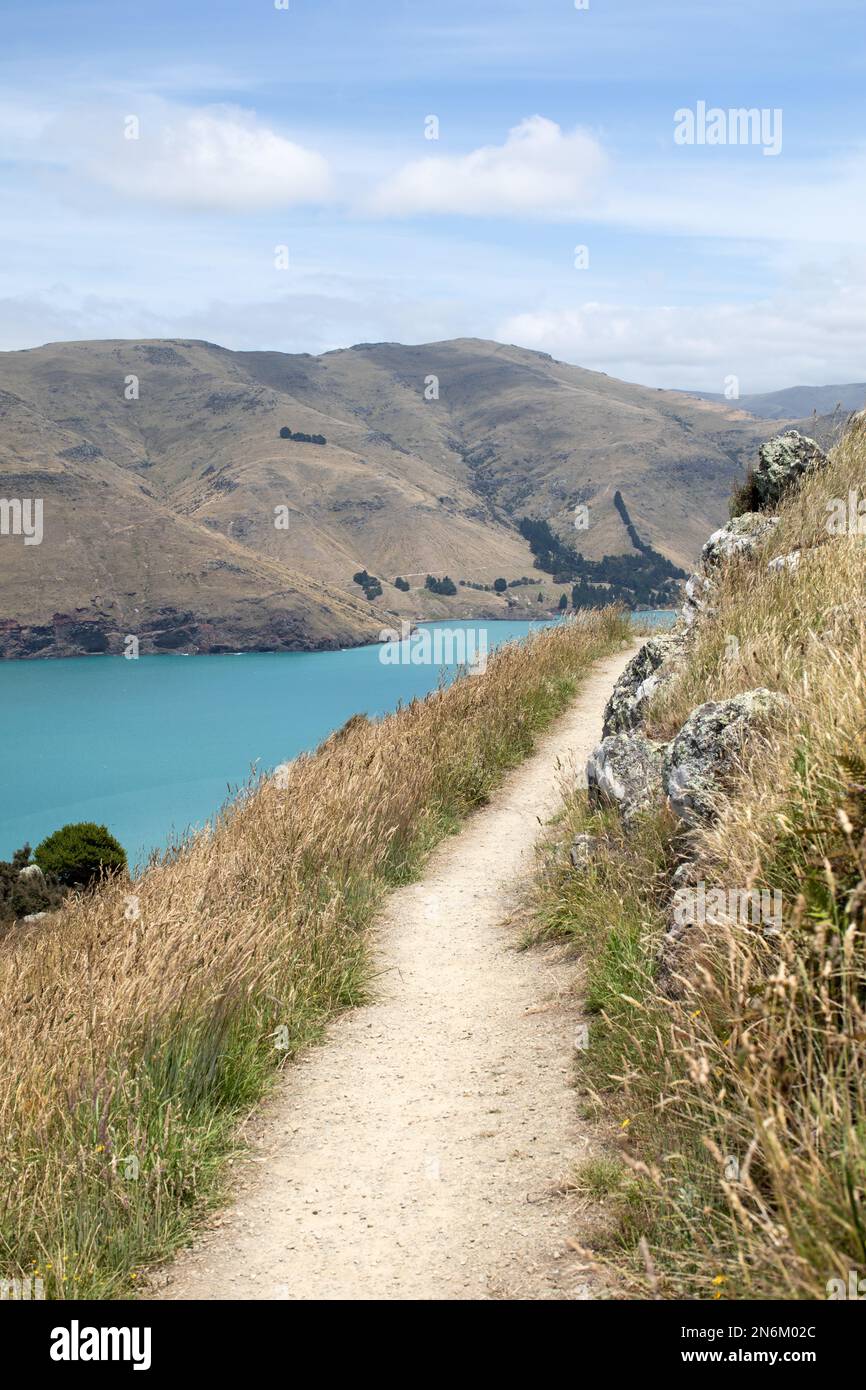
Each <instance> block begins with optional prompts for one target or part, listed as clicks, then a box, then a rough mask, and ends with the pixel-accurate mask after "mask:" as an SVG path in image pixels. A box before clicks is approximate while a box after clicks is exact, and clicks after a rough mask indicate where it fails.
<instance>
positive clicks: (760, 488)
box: [755, 430, 828, 507]
mask: <svg viewBox="0 0 866 1390" xmlns="http://www.w3.org/2000/svg"><path fill="white" fill-rule="evenodd" d="M758 460H759V462H758V466H757V468H756V469H755V490H756V492H757V494H758V496H759V497H760V499H761V502H762V503H763V505H764V506H765V507H766V506H770V505H772V504H773V503H775V502H778V500H779V498H780V497H781V496H782V494H783V492H785V491H786V490H787V488H789V487H790V486H791V484H792V483H793V482H796V481H797V480H798V479H799V478H801V477H802V476H803V474H804V473H809V472H811V471H812V470H813V469H816V468H823V467H824V465H825V464H826V463H827V462H828V459H827V455H826V454H825V453H824V451H823V449H821V448H819V446H818V445H817V444H816V443H815V441H814V439H810V438H809V436H808V435H807V434H800V432H799V430H788V431H787V433H786V434H777V435H775V436H774V437H773V438H772V439H768V440H767V442H766V444H762V445H761V447H760V449H759V450H758Z"/></svg>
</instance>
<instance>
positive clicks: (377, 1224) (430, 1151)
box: [154, 648, 634, 1299]
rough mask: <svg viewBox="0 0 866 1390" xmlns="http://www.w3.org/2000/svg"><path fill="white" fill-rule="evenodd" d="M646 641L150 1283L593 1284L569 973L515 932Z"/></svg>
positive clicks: (479, 832) (230, 1289)
mask: <svg viewBox="0 0 866 1390" xmlns="http://www.w3.org/2000/svg"><path fill="white" fill-rule="evenodd" d="M633 650H634V649H633V648H631V649H629V651H626V652H623V653H622V654H618V655H617V656H615V657H612V658H609V659H607V660H606V661H604V662H601V663H599V665H598V666H597V667H596V668H595V670H594V671H593V673H592V674H591V675H590V676H589V678H588V679H587V681H586V682H585V684H584V685H583V688H582V690H581V692H580V693H579V695H578V698H577V700H576V702H575V703H574V705H573V706H572V708H571V709H570V710H569V711H568V712H567V713H566V714H565V715H564V716H563V717H562V718H561V719H560V720H559V721H558V723H557V724H556V725H555V726H554V728H553V729H552V731H551V732H550V733H548V734H547V735H546V736H545V737H544V739H543V740H542V741H541V742H540V744H539V747H538V749H537V751H536V753H535V754H534V755H533V756H532V757H531V758H530V759H528V760H527V762H525V763H524V764H523V765H522V766H521V767H519V768H518V769H517V770H516V771H515V772H513V773H512V774H511V775H510V776H509V777H508V779H507V781H506V782H505V784H504V785H503V787H502V788H501V789H500V791H499V792H498V793H497V794H496V796H495V797H494V799H493V800H492V802H491V804H490V805H489V806H488V807H486V808H485V809H484V810H482V811H479V812H478V813H476V814H475V815H474V816H472V817H471V818H470V819H469V820H468V821H467V823H466V825H465V827H464V828H463V830H462V831H461V833H460V834H459V835H457V836H454V837H452V838H450V839H448V840H447V841H445V842H444V843H443V844H442V845H440V846H439V848H438V849H437V850H436V851H435V853H434V854H433V855H432V857H431V859H430V861H429V863H428V865H427V869H426V872H425V874H424V878H423V880H422V881H421V882H420V883H417V884H413V885H411V886H409V887H405V888H401V889H398V890H397V891H395V892H394V893H392V894H391V895H390V897H389V899H388V902H387V905H386V908H385V911H384V912H383V914H382V916H381V918H380V922H379V926H378V931H377V943H376V949H377V955H378V961H379V969H380V976H379V979H378V983H377V988H376V995H377V998H376V1001H375V1002H374V1003H372V1004H371V1005H369V1006H367V1007H365V1008H361V1009H357V1010H356V1011H355V1012H353V1013H351V1014H347V1015H345V1016H344V1017H342V1018H340V1019H338V1020H337V1021H336V1022H335V1023H334V1024H333V1026H332V1027H331V1028H330V1029H329V1034H328V1041H327V1042H326V1043H325V1045H324V1046H322V1047H318V1048H314V1049H312V1050H311V1051H310V1052H309V1053H307V1054H306V1055H305V1056H304V1057H303V1058H302V1060H301V1061H300V1062H299V1063H298V1064H297V1065H296V1066H294V1067H292V1068H291V1069H290V1070H288V1071H287V1073H286V1077H285V1081H284V1082H283V1083H282V1084H281V1086H280V1087H279V1089H278V1092H277V1093H276V1095H275V1096H274V1097H273V1098H272V1099H271V1101H270V1102H269V1103H268V1105H267V1106H266V1107H265V1109H264V1110H263V1112H262V1114H261V1116H260V1117H259V1130H260V1132H259V1134H258V1136H257V1138H255V1139H254V1141H253V1155H252V1157H251V1159H250V1161H249V1162H247V1163H245V1164H244V1165H243V1168H244V1171H243V1173H242V1176H241V1180H240V1183H239V1189H238V1192H237V1196H236V1199H235V1202H234V1204H233V1206H231V1207H230V1208H229V1209H228V1210H227V1211H226V1212H225V1213H223V1214H222V1215H221V1216H220V1217H218V1218H217V1221H216V1223H215V1224H214V1226H213V1227H212V1228H211V1229H210V1230H209V1231H208V1232H207V1233H206V1234H205V1235H204V1236H203V1237H202V1238H201V1239H200V1240H199V1241H198V1243H197V1244H196V1245H195V1246H194V1247H193V1249H192V1250H191V1251H190V1252H188V1253H186V1254H184V1255H182V1256H181V1257H180V1258H179V1259H178V1260H177V1261H176V1262H175V1264H174V1265H173V1266H171V1267H170V1269H169V1270H168V1272H167V1275H166V1276H165V1283H164V1284H163V1286H162V1287H161V1288H159V1289H155V1290H154V1293H155V1296H156V1297H159V1298H176V1299H184V1298H192V1299H199V1298H205V1299H221V1298H242V1299H465V1298H472V1299H477V1298H491V1297H494V1298H495V1297H512V1298H515V1297H516V1298H533V1299H535V1298H586V1297H591V1296H592V1286H591V1285H587V1282H586V1280H587V1276H586V1274H585V1272H584V1271H583V1269H582V1266H581V1265H580V1262H579V1260H578V1258H577V1257H576V1256H575V1255H574V1253H573V1251H572V1250H571V1249H570V1247H568V1246H567V1245H566V1244H565V1238H566V1237H567V1236H568V1235H570V1234H573V1233H574V1232H573V1211H572V1209H571V1207H570V1205H569V1203H568V1202H566V1201H564V1200H563V1199H562V1197H560V1196H557V1195H556V1187H557V1185H558V1183H559V1182H560V1180H561V1179H562V1177H563V1176H564V1174H565V1173H566V1172H567V1171H568V1169H569V1168H570V1166H571V1165H572V1164H573V1162H574V1160H575V1157H576V1155H578V1154H579V1153H580V1151H581V1146H582V1143H585V1142H586V1141H584V1140H582V1136H581V1133H580V1124H579V1121H578V1119H577V1113H576V1105H575V1099H574V1093H573V1091H572V1089H571V1075H572V1063H573V1048H574V1034H575V1025H576V1022H577V1020H578V1019H579V1017H580V1015H579V1012H578V1009H577V1006H576V1004H575V1001H574V1000H573V998H572V997H571V995H570V990H569V984H570V980H571V978H572V976H573V973H574V968H573V965H571V966H569V965H568V964H567V963H565V962H564V961H563V959H562V955H561V952H557V951H554V952H539V951H534V952H518V951H516V950H514V935H513V931H509V930H508V928H507V921H508V917H509V912H510V911H511V909H512V908H513V906H514V904H515V901H516V899H517V896H518V894H519V892H520V889H521V887H522V886H523V884H525V881H526V875H527V874H528V872H529V871H531V869H532V866H533V863H534V845H535V841H536V839H537V836H538V833H539V829H540V827H539V822H544V821H546V820H548V819H549V817H550V816H551V814H552V813H553V812H554V811H555V810H556V809H557V806H558V804H559V800H560V782H561V777H562V775H563V774H565V775H566V776H567V775H568V773H569V771H570V770H573V769H574V768H575V767H576V768H579V769H581V770H582V768H583V764H584V762H585V760H586V757H587V755H588V753H589V752H590V750H591V748H592V747H593V745H594V744H595V742H596V741H597V740H598V738H599V737H600V731H601V715H602V710H603V707H604V703H605V700H606V699H607V696H608V694H609V693H610V688H611V685H612V683H613V681H614V680H615V678H616V676H617V675H618V674H619V672H620V671H621V670H622V668H623V666H624V665H625V663H626V661H627V660H628V658H629V656H630V655H631V653H632V651H633Z"/></svg>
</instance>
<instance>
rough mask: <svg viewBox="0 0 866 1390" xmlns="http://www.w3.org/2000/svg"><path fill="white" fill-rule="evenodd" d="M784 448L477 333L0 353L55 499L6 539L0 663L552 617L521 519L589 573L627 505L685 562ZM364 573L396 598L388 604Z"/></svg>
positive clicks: (12, 426)
mask: <svg viewBox="0 0 866 1390" xmlns="http://www.w3.org/2000/svg"><path fill="white" fill-rule="evenodd" d="M130 393H132V394H130ZM281 430H284V431H285V430H287V431H291V433H292V435H293V436H294V437H292V438H281V437H280V431H281ZM770 432H771V429H770V426H769V425H768V423H767V422H763V421H760V420H756V419H754V418H753V417H750V416H748V415H746V414H745V413H744V412H743V411H742V410H740V409H736V408H731V406H730V404H729V403H725V404H718V403H715V402H707V401H703V400H699V399H697V398H695V397H690V396H688V395H686V394H684V393H680V392H667V391H661V390H656V389H654V388H650V387H642V386H635V385H631V384H629V383H624V382H620V381H618V380H617V379H616V378H615V377H610V376H607V375H606V374H604V373H599V372H591V371H589V370H587V369H585V368H581V367H575V366H572V365H570V364H568V363H563V362H558V361H557V360H556V359H554V358H552V357H551V356H550V355H549V354H543V353H539V352H536V351H534V350H533V349H527V348H520V347H516V346H511V345H506V344H500V343H493V342H489V341H487V340H483V339H470V338H462V339H454V340H442V341H440V342H438V343H426V344H415V345H405V344H399V343H381V344H356V345H355V346H353V347H351V348H339V349H333V350H331V351H329V352H326V353H322V354H319V355H316V356H314V355H312V354H308V353H301V354H287V353H279V352H273V351H267V350H263V351H256V352H252V351H243V352H234V351H232V350H230V349H228V348H224V347H221V346H220V345H219V344H213V343H209V342H207V341H206V340H202V339H190V338H173V339H111V340H94V341H83V342H78V343H57V344H46V345H44V346H42V347H39V348H30V349H25V350H23V351H21V352H10V353H3V354H0V487H2V489H3V492H4V495H11V496H14V495H16V494H15V492H14V491H13V489H14V488H17V489H18V490H19V491H20V492H21V493H22V494H23V495H29V494H27V493H26V492H25V488H30V489H31V490H32V489H33V488H35V487H37V486H38V487H39V488H41V489H42V491H43V492H44V494H45V508H46V529H45V543H44V544H43V545H42V546H38V547H37V546H31V547H28V548H27V552H26V554H25V549H24V547H23V546H22V545H21V544H20V541H19V543H18V544H17V545H16V544H14V542H15V540H16V538H14V537H9V536H4V537H3V538H2V544H0V577H2V592H3V595H4V603H3V610H2V627H0V653H2V654H3V655H7V656H18V655H37V654H45V655H62V654H69V653H71V652H73V651H75V650H79V649H80V650H109V651H110V650H120V649H121V648H120V646H119V645H118V640H119V638H120V637H122V636H123V632H122V629H125V630H126V631H127V632H129V633H135V634H138V635H139V636H140V638H141V639H142V646H143V649H144V650H227V649H228V650H234V649H244V650H245V649H256V648H258V649H260V648H266V649H270V648H272V647H275V648H276V649H279V650H293V649H298V648H300V647H305V648H310V647H317V646H322V645H333V644H338V645H350V644H351V643H353V642H357V641H370V640H375V638H376V634H377V632H378V630H379V629H380V628H381V627H382V625H383V624H387V622H388V620H389V619H393V617H394V616H397V617H401V618H402V617H405V618H412V619H425V618H447V617H454V618H465V617H497V616H501V617H505V616H511V617H514V616H537V615H539V613H542V612H545V611H547V608H548V606H553V604H554V602H555V601H556V600H558V599H559V596H560V594H561V593H566V594H568V592H569V586H568V585H566V584H563V583H560V584H557V583H555V582H554V577H553V576H551V575H550V574H548V573H545V572H544V571H542V570H540V569H539V568H538V566H537V565H536V563H535V557H534V556H533V553H532V550H531V549H530V546H529V545H528V543H527V540H526V538H525V536H524V535H522V534H521V522H523V521H524V520H525V519H527V518H528V519H531V520H533V521H545V522H549V524H550V526H551V529H552V531H553V532H554V533H555V534H556V535H557V537H558V538H559V540H560V541H561V542H563V544H565V545H566V546H567V547H570V549H571V550H573V551H575V552H578V553H579V555H582V556H584V557H585V558H586V561H587V563H592V564H593V565H597V563H598V562H600V561H602V560H603V558H604V557H605V556H631V557H632V558H633V559H635V560H636V559H637V557H639V556H640V554H641V551H640V550H639V549H637V548H636V547H635V546H634V545H633V542H632V538H631V535H630V532H629V530H628V528H627V527H626V526H625V525H624V523H623V520H622V515H621V513H620V511H619V510H618V508H617V506H616V504H615V501H614V498H615V496H616V495H617V494H618V495H620V496H621V497H622V498H623V499H624V500H625V503H626V506H627V511H628V515H629V517H630V519H631V522H632V524H633V525H632V530H633V532H634V534H636V535H638V536H639V537H640V538H641V540H642V542H643V543H644V545H645V546H648V547H650V548H651V549H652V550H655V551H657V552H659V553H660V554H661V555H662V556H664V557H666V559H667V560H668V561H670V562H671V564H673V565H676V566H679V567H685V566H688V565H690V564H691V563H692V561H693V560H694V558H695V556H696V554H697V552H698V550H699V548H700V544H701V543H702V540H703V537H704V535H705V534H706V531H707V529H708V528H710V529H711V528H712V526H713V525H717V524H719V523H720V522H721V521H722V520H723V519H724V515H725V509H726V499H727V496H728V494H729V492H730V488H731V484H732V482H733V481H735V480H736V479H737V478H738V477H739V476H740V475H741V474H742V472H743V470H744V468H745V465H746V463H747V461H748V460H749V459H750V458H751V457H752V455H753V454H754V450H755V447H756V445H757V444H758V443H760V442H761V440H762V439H763V438H765V437H766V436H767V434H768V433H770ZM299 436H307V438H306V439H305V438H299ZM313 436H315V437H316V438H318V439H322V438H323V439H324V441H325V442H324V443H322V442H315V441H314V439H312V438H311V437H313ZM40 495H41V494H40ZM580 507H583V508H585V510H586V515H587V518H588V524H587V526H586V528H585V529H583V530H578V529H577V528H576V521H575V518H576V516H577V511H576V509H578V508H580ZM278 513H279V514H280V515H282V517H283V519H284V522H285V525H284V526H283V527H282V528H281V527H279V526H278V525H277V524H276V522H275V517H276V516H277V514H278ZM61 561H62V563H61ZM361 571H366V572H367V573H368V574H369V575H373V576H376V577H378V578H379V579H380V580H382V581H383V582H384V586H385V587H384V592H383V594H382V596H381V598H377V600H376V602H375V603H373V604H370V603H369V602H368V601H367V599H366V597H365V594H364V593H363V592H362V590H361V588H359V586H358V585H357V584H356V583H355V582H354V581H353V575H354V574H356V573H358V572H361ZM427 575H433V576H435V577H438V578H440V579H441V578H442V577H443V576H446V575H447V576H449V577H450V578H451V579H452V580H454V581H455V584H456V585H457V587H458V592H457V594H456V595H455V596H453V597H451V598H448V597H443V596H442V595H441V594H436V593H433V592H431V591H430V590H429V589H428V588H426V586H425V579H426V576H427ZM406 576H409V577H410V580H411V584H410V589H409V591H408V592H402V591H401V590H399V589H396V588H395V587H394V584H393V581H394V580H395V579H396V578H397V577H406ZM497 578H504V579H505V580H506V581H508V583H509V584H510V586H511V587H510V588H508V589H507V591H506V593H505V595H504V596H502V595H500V594H497V593H494V592H493V591H492V585H493V581H494V580H495V579H497ZM560 578H562V576H560ZM461 581H463V582H462V583H461ZM517 581H521V582H520V583H518V582H517ZM522 581H528V582H522ZM593 582H594V583H596V582H597V581H596V580H595V579H594V580H593ZM605 592H606V590H605V585H604V582H603V581H602V582H600V583H598V593H599V602H603V601H604V598H605ZM106 593H107V594H108V595H109V599H110V601H107V600H106ZM539 594H543V596H544V605H545V606H541V605H539V604H538V601H537V600H538V596H539ZM515 610H516V611H515ZM57 615H60V617H61V618H63V619H64V620H65V621H63V622H60V623H59V624H58V622H57V621H56V618H57ZM60 629H62V631H61V630H60ZM88 633H89V634H90V639H91V640H90V641H89V644H88V642H85V641H84V637H85V636H87V634H88ZM76 644H78V645H76Z"/></svg>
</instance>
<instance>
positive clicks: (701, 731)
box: [663, 687, 787, 825]
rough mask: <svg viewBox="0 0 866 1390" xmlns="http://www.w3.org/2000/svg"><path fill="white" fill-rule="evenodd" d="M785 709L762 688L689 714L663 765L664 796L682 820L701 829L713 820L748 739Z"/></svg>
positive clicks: (783, 700) (783, 703) (783, 702)
mask: <svg viewBox="0 0 866 1390" xmlns="http://www.w3.org/2000/svg"><path fill="white" fill-rule="evenodd" d="M786 707H787V700H786V698H785V697H784V696H782V695H779V694H777V693H775V692H774V691H772V690H766V689H764V688H763V687H761V688H759V689H757V690H747V691H744V693H743V694H742V695H735V696H734V697H733V698H732V699H730V700H718V701H717V700H710V701H708V702H707V703H706V704H703V705H698V707H697V709H695V710H692V713H691V714H690V715H689V717H688V719H687V720H686V722H685V724H684V725H683V726H682V728H681V729H680V731H679V733H678V734H677V735H676V737H675V738H674V739H672V741H671V742H670V743H669V744H668V746H667V750H666V753H665V759H664V770H663V782H664V790H665V792H666V794H667V797H668V799H669V802H670V805H671V808H672V809H673V810H674V811H675V812H676V814H677V815H678V816H679V817H680V819H681V820H683V821H685V822H686V823H687V824H689V825H700V824H705V823H707V822H709V821H711V820H713V819H714V817H715V814H716V810H717V806H718V801H719V798H720V796H722V795H723V794H724V792H725V790H726V787H727V784H728V782H729V779H730V776H731V773H732V771H733V768H734V764H735V762H736V760H737V758H738V756H739V755H740V754H741V753H742V750H743V748H744V747H745V744H746V743H747V741H748V739H749V737H750V736H751V735H752V734H753V733H755V732H756V731H757V730H759V729H761V728H762V727H766V725H767V723H768V722H769V720H771V719H772V718H773V717H774V716H777V715H779V714H780V713H782V712H783V711H784V709H785V708H786Z"/></svg>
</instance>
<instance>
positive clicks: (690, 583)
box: [680, 574, 712, 627]
mask: <svg viewBox="0 0 866 1390" xmlns="http://www.w3.org/2000/svg"><path fill="white" fill-rule="evenodd" d="M711 588H712V585H711V584H710V581H709V580H708V579H706V578H705V577H704V575H702V574H692V575H689V578H688V579H687V580H686V601H685V603H684V604H683V606H682V608H681V609H680V616H681V617H682V619H683V622H684V623H685V625H686V627H691V625H692V623H693V622H694V621H695V618H697V616H698V614H699V613H703V612H704V611H705V610H706V607H707V595H708V593H709V591H710V589H711Z"/></svg>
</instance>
